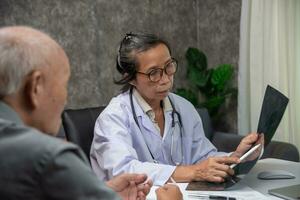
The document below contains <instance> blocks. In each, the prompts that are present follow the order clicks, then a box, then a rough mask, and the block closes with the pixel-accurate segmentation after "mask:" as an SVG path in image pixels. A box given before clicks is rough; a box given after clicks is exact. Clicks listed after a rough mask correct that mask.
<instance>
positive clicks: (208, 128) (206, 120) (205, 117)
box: [197, 108, 214, 140]
mask: <svg viewBox="0 0 300 200" xmlns="http://www.w3.org/2000/svg"><path fill="white" fill-rule="evenodd" d="M197 111H198V114H199V115H200V117H201V120H202V125H203V129H204V133H205V136H206V137H207V138H208V139H209V140H212V138H213V132H214V130H213V128H212V122H211V120H210V116H209V113H208V110H207V109H206V108H197Z"/></svg>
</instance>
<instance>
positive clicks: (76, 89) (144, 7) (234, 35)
mask: <svg viewBox="0 0 300 200" xmlns="http://www.w3.org/2000/svg"><path fill="white" fill-rule="evenodd" d="M240 10H241V1H240V0H226V1H224V0H210V1H207V0H186V1H183V0H165V1H161V0H144V1H140V0H126V1H117V0H110V1H107V0H51V1H49V0H0V26H5V25H29V26H32V27H34V28H38V29H40V30H43V31H45V32H47V33H49V34H50V35H51V36H52V37H53V38H55V39H56V40H57V41H58V42H59V43H60V44H61V45H62V46H63V47H64V49H65V50H66V52H67V54H68V56H69V58H70V63H71V67H72V76H71V80H70V84H69V99H68V105H67V107H69V108H70V107H72V108H79V107H88V106H97V105H104V104H107V103H108V102H109V100H110V99H111V97H112V96H114V95H115V94H117V93H118V90H119V87H117V86H116V85H114V84H113V77H114V76H116V71H115V69H114V68H115V56H116V51H117V49H118V43H119V41H120V40H121V39H122V37H123V36H124V35H125V33H126V32H130V31H133V32H135V31H142V32H151V33H155V34H158V35H160V36H162V37H164V38H165V39H166V40H167V41H169V42H170V44H171V47H172V49H173V56H174V57H175V58H177V59H178V60H179V62H180V70H179V72H178V74H177V75H176V81H175V87H181V86H183V85H186V81H185V73H186V70H185V59H184V54H185V51H186V49H187V48H188V47H189V46H194V47H198V48H200V49H202V50H203V51H205V53H206V54H207V56H208V63H209V66H210V67H213V66H215V65H217V64H220V63H231V64H233V65H234V66H235V67H237V63H238V49H239V22H240ZM235 81H236V80H235ZM235 84H236V83H235ZM236 109H237V106H236V100H235V99H232V100H231V101H229V103H228V104H227V106H225V107H224V108H223V111H224V113H226V114H225V115H224V117H223V118H222V119H223V122H222V123H221V124H222V126H220V127H219V129H223V130H230V131H236V129H237V128H236V127H237V125H236V124H237V122H236V118H237V117H236V116H237V115H236Z"/></svg>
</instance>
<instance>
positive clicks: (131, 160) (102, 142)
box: [91, 92, 227, 185]
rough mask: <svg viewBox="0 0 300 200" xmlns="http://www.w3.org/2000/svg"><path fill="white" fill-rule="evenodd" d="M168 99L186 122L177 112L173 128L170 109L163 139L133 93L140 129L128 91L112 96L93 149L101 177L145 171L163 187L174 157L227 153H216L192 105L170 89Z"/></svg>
mask: <svg viewBox="0 0 300 200" xmlns="http://www.w3.org/2000/svg"><path fill="white" fill-rule="evenodd" d="M169 97H170V99H171V101H172V103H173V104H174V106H175V109H176V110H177V112H178V113H180V116H181V121H182V126H180V123H179V122H178V121H179V120H178V116H177V115H176V114H175V122H176V125H175V127H174V128H172V125H171V124H172V111H168V112H166V113H165V128H164V136H163V137H161V135H160V133H159V131H158V130H157V129H156V128H155V126H154V124H153V122H152V121H151V119H150V118H149V117H148V115H147V114H146V113H144V112H143V110H142V108H141V107H140V106H139V104H138V103H137V100H136V99H135V97H134V96H133V104H134V108H135V112H136V116H137V119H138V123H139V126H140V128H139V127H138V126H137V124H136V122H135V120H134V118H133V114H132V109H131V106H130V96H129V92H125V93H122V94H120V95H118V96H117V97H114V98H113V99H112V100H111V102H110V103H109V105H108V106H107V107H106V108H105V110H104V111H103V112H102V113H101V114H100V116H99V117H98V119H97V121H96V124H95V129H94V139H93V142H92V147H91V165H92V168H93V170H94V172H95V173H96V174H97V176H99V178H100V179H102V180H109V179H110V178H112V177H113V176H116V175H118V174H121V173H124V172H126V173H146V174H147V175H148V176H149V177H150V178H151V179H152V180H153V183H154V185H163V184H164V183H165V182H166V181H167V180H168V179H169V178H170V176H171V175H172V173H173V172H174V170H175V168H176V166H175V163H174V161H175V162H176V163H177V162H179V163H181V164H195V163H197V162H199V161H201V160H204V159H206V158H207V157H209V156H218V155H219V156H222V155H227V154H226V153H224V152H217V149H216V148H215V147H214V145H213V144H212V143H211V142H210V141H209V140H208V139H207V138H206V137H205V135H204V131H203V126H202V121H201V119H200V117H199V115H198V113H197V111H196V109H195V108H194V106H193V105H192V104H191V103H190V102H188V101H187V100H185V99H184V98H182V97H180V96H178V95H176V94H173V93H170V94H169ZM180 127H181V128H180ZM180 131H181V133H182V136H181V135H180ZM172 133H173V134H174V135H173V147H172V145H171V144H172ZM181 138H182V139H181ZM147 146H148V147H147ZM181 147H182V148H181ZM149 149H150V151H151V152H152V155H153V156H154V159H153V158H152V156H151V154H150V153H149ZM171 149H172V150H171ZM171 151H172V153H171ZM181 152H182V153H181ZM171 158H173V159H171ZM157 162H158V163H157Z"/></svg>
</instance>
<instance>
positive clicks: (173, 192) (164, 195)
mask: <svg viewBox="0 0 300 200" xmlns="http://www.w3.org/2000/svg"><path fill="white" fill-rule="evenodd" d="M155 192H156V196H157V200H169V199H172V200H182V193H181V191H180V189H179V188H178V186H176V185H174V184H166V185H164V186H162V187H159V188H158V189H156V190H155Z"/></svg>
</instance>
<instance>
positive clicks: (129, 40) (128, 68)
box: [114, 33, 171, 92]
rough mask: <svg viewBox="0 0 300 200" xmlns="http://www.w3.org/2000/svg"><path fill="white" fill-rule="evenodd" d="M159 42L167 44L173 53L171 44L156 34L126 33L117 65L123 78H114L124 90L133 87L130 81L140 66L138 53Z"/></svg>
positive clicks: (120, 47)
mask: <svg viewBox="0 0 300 200" xmlns="http://www.w3.org/2000/svg"><path fill="white" fill-rule="evenodd" d="M159 44H164V45H166V47H167V48H168V50H169V52H170V54H171V49H170V46H169V44H168V43H167V42H166V41H165V40H163V39H162V38H159V37H158V36H156V35H153V34H145V33H127V34H126V35H125V37H124V38H123V40H122V41H121V43H120V46H119V51H118V55H117V58H116V67H117V70H118V72H120V74H122V78H121V79H120V80H114V83H115V84H118V85H123V88H122V92H126V91H127V90H129V89H130V88H131V87H132V86H131V85H130V84H129V82H130V81H132V80H134V79H135V78H136V72H137V70H138V67H139V66H138V65H139V63H138V62H137V59H136V55H137V54H138V53H140V52H144V51H147V50H149V49H151V48H154V47H156V46H157V45H159Z"/></svg>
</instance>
